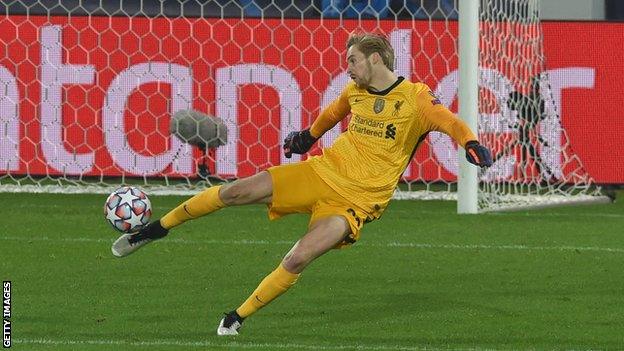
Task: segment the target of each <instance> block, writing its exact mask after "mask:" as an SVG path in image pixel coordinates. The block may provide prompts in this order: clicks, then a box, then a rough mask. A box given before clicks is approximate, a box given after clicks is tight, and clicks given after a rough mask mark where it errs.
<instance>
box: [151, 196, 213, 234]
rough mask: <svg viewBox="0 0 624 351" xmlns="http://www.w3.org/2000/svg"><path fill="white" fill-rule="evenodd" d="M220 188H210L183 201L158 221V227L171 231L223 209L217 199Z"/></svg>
mask: <svg viewBox="0 0 624 351" xmlns="http://www.w3.org/2000/svg"><path fill="white" fill-rule="evenodd" d="M220 188H221V186H220V185H219V186H213V187H210V188H208V189H206V190H204V191H202V192H201V193H199V194H197V195H195V196H193V197H192V198H190V199H188V200H186V201H184V202H183V203H182V204H181V205H180V206H178V207H176V208H174V209H173V210H171V211H169V213H167V214H166V215H165V216H164V217H163V218H161V219H160V225H162V227H163V228H165V229H171V228H173V227H175V226H178V225H180V224H182V223H184V222H186V221H188V220H189V219H193V218H197V217H201V216H203V215H207V214H209V213H211V212H214V211H216V210H218V209H221V208H223V207H225V204H224V203H223V201H221V198H219V189H220Z"/></svg>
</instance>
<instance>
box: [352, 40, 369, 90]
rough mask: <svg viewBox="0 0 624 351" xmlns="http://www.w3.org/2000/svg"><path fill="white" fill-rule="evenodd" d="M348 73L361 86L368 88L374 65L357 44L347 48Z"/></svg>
mask: <svg viewBox="0 0 624 351" xmlns="http://www.w3.org/2000/svg"><path fill="white" fill-rule="evenodd" d="M347 73H348V74H349V77H351V79H353V81H354V82H355V84H357V86H358V87H360V88H367V87H368V86H369V85H370V83H371V78H372V75H373V65H372V64H371V63H370V60H369V58H367V57H366V56H364V54H363V53H362V52H361V51H360V50H358V49H357V48H356V47H355V45H354V46H351V47H350V48H349V50H347Z"/></svg>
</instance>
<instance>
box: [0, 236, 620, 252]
mask: <svg viewBox="0 0 624 351" xmlns="http://www.w3.org/2000/svg"><path fill="white" fill-rule="evenodd" d="M0 240H7V241H26V242H36V241H60V242H86V243H109V244H112V242H113V240H112V239H93V238H50V237H47V236H33V237H21V236H4V237H3V236H0ZM159 243H161V244H181V245H293V244H294V243H295V241H294V240H293V241H288V240H276V241H269V240H246V239H241V240H210V239H209V240H186V239H178V238H171V239H165V240H162V241H159ZM356 245H357V246H364V247H385V248H413V249H446V250H515V251H594V252H611V253H624V248H611V247H594V246H529V245H492V244H466V245H458V244H428V243H409V242H408V243H402V242H389V243H366V242H360V243H357V244H356Z"/></svg>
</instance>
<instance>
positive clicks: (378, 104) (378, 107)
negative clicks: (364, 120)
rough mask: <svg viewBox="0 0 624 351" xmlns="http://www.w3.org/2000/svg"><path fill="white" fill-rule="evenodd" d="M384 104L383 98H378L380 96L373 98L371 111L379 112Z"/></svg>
mask: <svg viewBox="0 0 624 351" xmlns="http://www.w3.org/2000/svg"><path fill="white" fill-rule="evenodd" d="M385 104H386V101H385V100H384V99H380V98H377V99H375V105H373V111H375V113H379V112H381V111H383V109H384V105H385Z"/></svg>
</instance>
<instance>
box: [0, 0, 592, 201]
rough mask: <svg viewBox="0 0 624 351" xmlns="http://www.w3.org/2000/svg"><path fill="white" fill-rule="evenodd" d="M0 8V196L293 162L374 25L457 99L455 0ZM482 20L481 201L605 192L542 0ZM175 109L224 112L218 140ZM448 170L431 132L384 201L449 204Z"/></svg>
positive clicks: (506, 5) (444, 150)
mask: <svg viewBox="0 0 624 351" xmlns="http://www.w3.org/2000/svg"><path fill="white" fill-rule="evenodd" d="M0 12H2V17H1V18H0V48H2V50H3V52H4V53H5V54H4V55H3V56H2V57H1V58H0V88H1V90H0V112H1V114H0V191H15V192H23V191H28V192H98V193H106V192H109V191H111V190H112V189H113V188H115V187H117V186H119V185H120V184H136V185H139V186H141V187H143V188H145V191H146V192H148V193H150V194H155V193H157V194H160V193H167V194H191V193H195V192H197V191H198V189H202V188H204V187H206V186H210V185H211V184H214V183H217V182H228V181H231V180H232V179H236V178H240V177H245V176H249V175H252V174H254V173H256V172H258V171H261V170H263V169H266V168H267V167H270V166H272V165H278V164H285V163H288V162H296V161H298V160H300V159H302V158H305V157H306V156H303V157H299V156H298V155H294V156H293V158H292V159H286V158H285V157H284V156H283V155H282V152H281V141H282V140H283V139H284V137H285V136H286V135H287V134H288V133H289V132H290V131H293V130H299V129H302V128H304V127H306V126H309V125H310V124H311V122H312V121H313V120H314V118H316V116H317V115H318V113H319V112H320V110H321V108H323V107H324V106H326V105H327V104H329V102H330V101H332V100H333V99H334V98H335V97H337V96H338V95H339V93H340V91H341V89H342V87H343V86H344V85H345V84H346V82H347V81H348V80H349V78H348V76H347V75H346V73H345V70H346V63H345V53H346V48H345V42H346V39H347V37H348V35H349V33H351V32H352V31H354V30H364V31H376V32H382V33H386V34H387V35H388V36H389V37H390V39H391V42H392V45H393V47H394V49H395V52H396V63H395V71H396V73H397V74H398V75H401V76H404V77H407V78H409V79H411V80H414V81H422V82H425V83H427V84H428V85H429V86H430V87H431V88H432V90H433V91H434V92H435V93H436V94H437V95H438V97H439V98H440V99H441V100H442V102H443V103H444V104H446V105H447V106H449V107H450V108H451V109H452V110H454V111H456V107H457V102H456V99H457V83H458V79H457V77H458V75H457V67H458V54H457V43H458V25H457V18H458V11H457V3H456V1H453V0H434V1H425V0H422V1H387V0H385V1H381V0H362V1H358V0H295V1H282V0H255V1H252V0H240V1H229V0H218V1H200V0H187V1H180V2H177V1H164V2H163V1H155V0H153V1H148V0H143V1H123V0H120V1H109V2H83V1H75V0H71V1H70V0H66V1H64V0H56V1H47V0H40V1H34V0H33V1H13V2H3V4H0ZM480 22H481V24H480V27H481V40H480V46H481V48H482V49H481V57H480V60H481V63H480V66H481V73H480V78H479V86H480V94H479V96H480V102H479V105H480V106H479V109H480V112H481V115H480V116H479V135H480V138H481V139H482V140H483V141H484V143H485V144H486V145H487V146H488V147H490V148H491V149H492V150H493V152H494V154H495V155H496V162H495V164H494V166H493V167H492V168H491V169H489V170H487V171H485V172H482V173H481V174H480V175H479V180H480V181H479V187H480V189H479V206H480V208H481V209H482V210H492V209H502V208H508V207H512V206H517V205H521V204H526V203H533V204H535V203H536V201H538V200H536V199H537V198H539V199H540V200H539V201H542V199H547V200H548V201H550V202H553V201H554V202H564V201H569V200H573V201H574V200H578V199H584V198H586V197H587V198H591V199H594V198H599V189H598V188H597V187H595V184H594V182H593V181H592V178H591V177H590V176H589V175H588V174H587V172H585V170H584V168H583V164H582V162H581V160H580V159H579V158H578V157H576V156H575V154H574V150H573V149H572V148H571V147H570V144H569V142H568V139H567V136H566V133H565V130H564V129H563V128H562V127H561V123H560V121H559V114H558V106H557V99H556V98H555V97H554V96H555V95H556V93H557V92H554V91H553V89H552V88H551V86H550V84H549V74H552V73H548V72H547V70H546V69H545V64H544V61H545V60H544V55H543V50H542V44H543V43H542V39H541V31H540V23H539V15H538V2H537V1H536V0H508V1H507V0H505V1H500V0H499V1H497V0H489V1H482V6H481V20H480ZM180 110H196V111H200V112H202V113H205V114H208V115H214V116H218V117H219V118H221V119H222V120H223V121H224V122H225V124H226V126H227V142H226V143H225V144H224V145H222V146H219V147H216V148H207V149H206V148H204V149H201V148H198V147H195V146H192V145H189V144H186V143H185V142H183V141H182V140H180V139H178V138H176V137H174V136H172V134H171V131H170V128H169V126H170V122H171V118H172V115H174V114H175V113H176V112H177V111H180ZM346 125H347V121H343V122H342V123H341V124H340V125H338V126H336V127H335V128H334V129H333V130H331V131H329V132H328V133H326V135H325V136H323V138H322V139H321V140H320V142H319V143H318V145H317V146H315V148H314V149H313V150H312V152H311V153H312V154H318V153H320V150H321V148H322V147H323V146H328V145H331V143H332V142H333V140H334V139H335V138H336V137H337V135H338V134H339V133H340V132H341V131H342V130H344V128H345V127H346ZM457 174H458V157H457V146H456V145H454V144H453V142H452V141H451V140H450V139H449V138H448V137H446V136H444V135H442V134H438V133H430V135H429V136H428V138H427V140H426V141H425V142H424V143H423V145H422V146H421V147H420V148H419V150H418V152H417V153H416V154H415V155H414V159H413V161H412V162H411V164H410V165H409V166H408V167H407V169H406V170H405V173H404V176H403V179H402V181H401V183H400V184H399V189H398V190H397V193H396V197H397V198H424V199H427V198H436V199H440V198H449V199H454V198H456V196H455V190H456V186H455V184H456V180H457Z"/></svg>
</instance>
